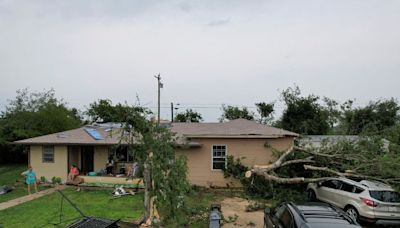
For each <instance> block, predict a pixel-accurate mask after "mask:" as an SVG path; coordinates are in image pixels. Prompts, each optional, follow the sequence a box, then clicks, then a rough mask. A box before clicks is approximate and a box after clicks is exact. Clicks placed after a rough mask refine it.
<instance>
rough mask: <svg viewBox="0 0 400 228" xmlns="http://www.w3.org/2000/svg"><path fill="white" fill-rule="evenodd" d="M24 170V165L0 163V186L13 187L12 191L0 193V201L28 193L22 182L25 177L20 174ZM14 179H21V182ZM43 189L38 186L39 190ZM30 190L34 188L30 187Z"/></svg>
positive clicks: (25, 167) (32, 190)
mask: <svg viewBox="0 0 400 228" xmlns="http://www.w3.org/2000/svg"><path fill="white" fill-rule="evenodd" d="M26 170H27V166H26V165H20V164H17V165H0V186H3V185H8V186H10V187H13V188H14V190H13V191H11V192H9V193H7V194H4V195H0V203H2V202H5V201H8V200H11V199H15V198H18V197H21V196H24V195H27V194H28V192H27V190H26V186H25V184H24V183H25V179H24V177H23V176H21V173H22V172H24V171H26ZM38 178H39V177H38ZM16 180H21V181H22V182H19V183H17V182H16ZM44 189H45V188H44V187H42V186H39V191H40V190H44ZM31 192H32V193H33V192H35V190H34V189H31Z"/></svg>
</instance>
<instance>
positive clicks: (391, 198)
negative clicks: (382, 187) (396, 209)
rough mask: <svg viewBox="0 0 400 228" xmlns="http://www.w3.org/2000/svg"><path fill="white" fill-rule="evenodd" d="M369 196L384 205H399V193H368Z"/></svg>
mask: <svg viewBox="0 0 400 228" xmlns="http://www.w3.org/2000/svg"><path fill="white" fill-rule="evenodd" d="M369 195H370V196H371V197H372V198H374V199H377V200H379V201H382V202H385V203H400V193H398V192H393V191H369Z"/></svg>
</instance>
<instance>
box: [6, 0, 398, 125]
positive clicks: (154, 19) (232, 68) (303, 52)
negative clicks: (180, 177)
mask: <svg viewBox="0 0 400 228" xmlns="http://www.w3.org/2000/svg"><path fill="white" fill-rule="evenodd" d="M399 12H400V1H398V0H393V1H392V0H384V1H382V0H375V1H372V0H324V1H321V0H302V1H298V0H292V1H285V0H265V1H257V0H252V1H242V0H230V1H228V0H226V1H224V0H220V1H215V0H198V1H190V0H186V1H184V0H181V1H179V0H175V1H161V0H160V1H153V0H147V1H133V0H126V1H124V0H116V1H111V0H108V1H105V0H96V1H94V0H93V1H90V0H87V1H81V0H65V1H59V0H48V1H45V0H29V1H18V0H0V85H1V89H0V110H4V107H5V105H7V103H8V102H9V100H10V99H13V98H14V97H15V95H16V93H15V91H16V90H18V89H23V88H30V89H31V90H32V91H43V90H49V89H51V88H53V89H54V90H55V91H56V95H57V97H59V98H62V99H64V101H66V102H67V103H68V104H69V106H70V107H77V108H79V109H81V110H85V107H87V106H88V104H89V103H92V102H93V101H96V100H98V99H104V98H107V99H110V100H111V101H113V102H114V103H117V102H125V101H126V102H127V103H129V104H135V103H136V104H137V103H140V104H141V105H144V106H146V107H149V108H151V109H153V110H155V109H154V108H155V107H156V105H157V80H156V79H155V78H154V75H157V74H159V73H160V74H161V78H162V82H163V84H164V88H163V89H162V90H161V107H162V109H161V110H162V111H161V117H162V118H164V119H169V118H170V117H171V113H170V103H171V102H174V103H175V104H178V103H179V104H180V105H179V106H177V105H176V106H177V107H179V109H178V110H177V111H183V110H184V109H185V108H193V109H195V110H196V111H198V112H200V113H202V114H203V117H204V120H205V121H207V122H213V121H217V119H218V117H219V116H220V115H221V105H222V104H227V105H238V106H246V107H249V108H250V109H251V110H254V109H253V107H254V103H256V102H260V101H265V102H275V104H276V109H277V111H276V113H275V115H276V116H277V117H278V116H279V115H280V113H281V111H282V109H283V107H284V106H283V104H282V101H281V96H280V91H282V90H284V89H286V88H288V87H290V86H294V85H297V86H299V87H300V89H301V90H302V93H303V94H305V95H308V94H316V95H319V96H327V97H329V98H332V99H335V100H337V101H339V102H344V101H346V100H348V99H356V104H358V105H365V104H367V103H368V102H369V101H370V100H377V99H383V98H391V97H394V98H396V99H397V98H399V96H400V90H399V89H398V87H399V85H400V42H399V41H400V26H399V21H400V13H399ZM137 98H139V101H137V100H138V99H137Z"/></svg>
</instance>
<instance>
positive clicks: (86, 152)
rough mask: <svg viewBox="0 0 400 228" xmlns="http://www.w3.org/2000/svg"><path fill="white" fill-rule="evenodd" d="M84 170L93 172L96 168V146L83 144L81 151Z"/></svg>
mask: <svg viewBox="0 0 400 228" xmlns="http://www.w3.org/2000/svg"><path fill="white" fill-rule="evenodd" d="M81 161H82V170H81V172H82V173H83V174H87V173H89V172H93V171H94V170H93V169H94V168H93V167H94V164H93V163H94V147H93V146H82V152H81Z"/></svg>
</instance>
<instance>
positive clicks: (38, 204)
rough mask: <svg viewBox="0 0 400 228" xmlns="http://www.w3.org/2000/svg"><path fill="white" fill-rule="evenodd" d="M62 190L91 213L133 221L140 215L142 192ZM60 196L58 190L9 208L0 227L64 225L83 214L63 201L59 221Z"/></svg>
mask: <svg viewBox="0 0 400 228" xmlns="http://www.w3.org/2000/svg"><path fill="white" fill-rule="evenodd" d="M63 193H65V195H66V196H67V197H68V198H69V199H70V200H71V201H72V202H74V203H75V204H76V206H77V207H78V208H79V209H80V210H81V211H82V212H83V213H84V214H85V215H88V216H96V217H105V218H110V219H121V220H122V221H133V220H136V219H138V218H139V217H140V216H141V213H142V208H143V203H142V198H143V197H142V195H141V194H139V195H136V196H125V197H123V198H116V199H113V198H112V196H111V191H110V190H109V189H108V190H101V189H91V190H83V191H81V192H77V191H75V188H66V189H65V190H63ZM60 209H61V195H60V194H59V193H57V192H55V193H52V194H50V195H47V196H44V197H42V198H39V199H36V200H33V201H30V202H27V203H23V204H20V205H18V206H15V207H11V208H8V209H6V210H3V211H1V213H0V226H1V225H3V226H4V227H54V225H53V224H58V225H56V227H65V225H66V224H69V223H71V222H72V221H73V220H74V218H77V217H79V216H80V214H79V213H78V212H77V211H76V210H75V209H74V208H73V207H72V206H71V205H70V204H69V203H68V202H67V201H65V200H64V202H63V208H62V221H64V222H62V223H61V224H59V223H60Z"/></svg>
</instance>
